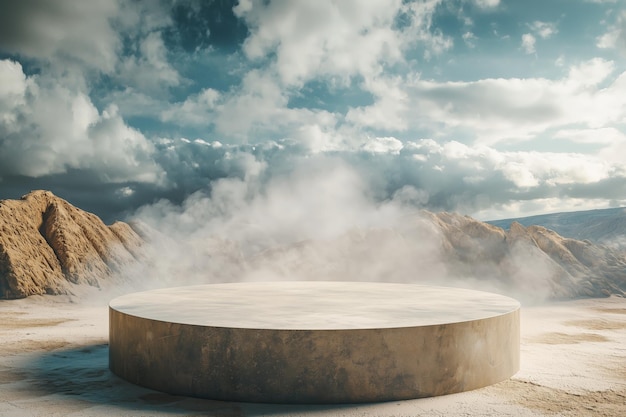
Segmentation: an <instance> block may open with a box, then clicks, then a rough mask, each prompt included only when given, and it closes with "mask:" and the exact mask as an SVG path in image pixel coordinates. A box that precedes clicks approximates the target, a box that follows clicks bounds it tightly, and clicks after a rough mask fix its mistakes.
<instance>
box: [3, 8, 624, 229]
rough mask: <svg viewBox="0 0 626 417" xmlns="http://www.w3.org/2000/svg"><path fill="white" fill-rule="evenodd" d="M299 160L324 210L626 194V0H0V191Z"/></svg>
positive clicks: (544, 204)
mask: <svg viewBox="0 0 626 417" xmlns="http://www.w3.org/2000/svg"><path fill="white" fill-rule="evenodd" d="M293 178H299V179H302V178H304V179H310V178H313V179H319V181H317V180H299V181H297V182H295V183H294V184H295V185H293V186H292V188H291V192H290V194H291V195H294V196H297V198H298V199H299V200H300V201H305V202H307V204H310V205H311V207H314V208H315V210H324V206H323V204H322V203H320V202H324V201H327V200H329V198H330V199H332V200H333V204H334V205H336V204H337V201H340V202H341V198H342V197H341V196H342V195H343V192H344V191H346V193H347V195H352V194H354V192H355V191H354V190H355V188H356V189H357V191H358V193H360V195H361V197H362V196H365V197H364V198H367V199H369V200H371V201H378V202H382V203H384V202H385V201H390V200H394V201H400V202H402V203H403V204H405V205H409V206H414V207H417V208H426V209H429V210H434V211H438V210H447V211H457V212H460V213H463V214H469V215H472V216H474V217H477V218H479V219H483V220H485V219H496V218H506V217H516V216H523V215H531V214H537V213H545V212H556V211H572V210H581V209H590V208H604V207H615V206H626V2H624V1H622V0H550V1H545V0H449V1H448V0H419V1H414V2H410V1H400V0H365V1H363V0H359V1H357V0H337V1H331V0H327V1H326V0H321V1H306V0H302V1H295V0H294V1H287V0H270V1H253V0H241V1H239V2H236V1H225V0H215V1H200V0H168V1H158V0H154V1H127V0H117V1H110V0H102V1H89V2H77V1H74V0H59V1H54V2H52V1H48V0H24V1H19V2H16V1H11V0H0V199H2V198H17V197H19V196H21V195H22V194H24V193H26V192H28V191H29V190H31V189H39V188H44V189H49V190H51V191H53V192H54V193H56V194H57V195H59V196H61V197H63V198H66V199H68V200H69V201H70V202H72V203H73V204H75V205H78V206H79V207H81V208H84V209H87V210H90V211H92V212H95V213H96V214H98V215H100V216H102V217H103V218H104V219H105V220H106V221H112V220H115V219H117V218H125V217H126V216H128V215H130V214H131V213H134V212H135V210H137V208H139V207H141V206H144V205H146V204H152V203H154V202H156V201H158V200H160V199H167V200H169V201H170V202H171V204H172V205H174V206H175V205H178V204H181V203H183V202H184V201H185V199H186V198H187V197H188V196H190V195H192V194H193V193H196V195H198V194H197V193H198V192H199V193H202V194H203V195H206V196H210V195H211V193H212V192H213V190H215V189H216V184H222V183H223V180H225V179H236V180H238V181H241V182H245V183H247V184H251V183H254V184H256V185H255V187H254V193H256V194H255V195H256V197H254V198H258V196H259V195H261V196H262V195H264V193H266V194H267V193H271V190H272V189H273V188H272V186H266V185H267V184H277V183H286V184H290V181H291V180H292V179H293ZM346 178H349V179H350V180H346ZM220 181H222V182H220ZM324 184H334V185H333V186H332V187H330V186H325V185H324ZM329 187H330V188H329ZM337 187H340V188H339V189H337ZM341 187H345V188H341ZM218 188H219V187H218ZM222 188H223V187H222ZM222 188H220V189H222ZM283 189H287V190H290V187H289V186H286V187H283ZM228 190H229V191H228V192H227V193H226V194H228V193H229V192H231V191H232V190H230V189H228ZM329 190H330V191H329ZM249 191H250V189H248V192H249ZM329 192H330V195H331V197H328V195H325V194H328V193H329ZM318 197H319V198H318ZM335 197H337V198H335ZM254 198H252V200H254ZM244 200H245V199H244ZM255 201H256V200H255ZM346 209H350V207H349V205H348V207H346Z"/></svg>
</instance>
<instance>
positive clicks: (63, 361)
mask: <svg viewBox="0 0 626 417" xmlns="http://www.w3.org/2000/svg"><path fill="white" fill-rule="evenodd" d="M107 337H108V311H107V304H106V302H104V301H102V300H95V299H91V300H89V299H88V301H85V300H84V299H83V301H77V300H72V299H68V298H64V297H50V296H36V297H30V298H28V299H22V300H13V301H0V340H1V343H0V416H17V417H21V416H76V417H78V416H109V415H116V416H287V415H289V416H322V415H324V416H326V415H328V416H416V415H424V416H444V415H445V416H585V415H588V416H622V415H626V414H625V413H626V299H623V298H618V297H611V298H606V299H586V300H576V301H568V302H560V303H551V304H546V305H540V306H532V307H523V309H522V346H521V353H522V363H521V370H520V371H519V373H518V374H517V375H515V376H514V377H513V378H512V379H510V380H508V381H504V382H502V383H499V384H496V385H494V386H491V387H487V388H483V389H480V390H476V391H472V392H466V393H461V394H455V395H448V396H444V397H437V398H428V399H419V400H411V401H399V402H388V403H378V404H360V405H328V406H313V405H312V406H302V405H297V406H293V405H273V404H248V403H226V402H219V401H208V400H200V399H193V398H185V397H175V396H171V395H167V394H163V393H159V392H155V391H151V390H148V389H144V388H141V387H137V386H134V385H132V384H130V383H127V382H125V381H123V380H121V379H120V378H117V377H116V376H114V375H112V374H111V372H110V371H109V370H108V347H107Z"/></svg>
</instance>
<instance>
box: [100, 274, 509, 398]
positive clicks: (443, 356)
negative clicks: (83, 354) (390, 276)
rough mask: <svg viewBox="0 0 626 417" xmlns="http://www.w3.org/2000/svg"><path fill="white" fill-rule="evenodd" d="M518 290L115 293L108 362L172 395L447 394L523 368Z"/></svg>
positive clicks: (275, 287) (343, 285)
mask: <svg viewBox="0 0 626 417" xmlns="http://www.w3.org/2000/svg"><path fill="white" fill-rule="evenodd" d="M519 308H520V305H519V303H518V302H517V301H515V300H513V299H511V298H508V297H504V296H501V295H496V294H491V293H486V292H481V291H473V290H464V289H458V288H444V287H431V286H421V285H412V284H386V283H366V282H248V283H236V284H211V285H197V286H188V287H178V288H167V289H159V290H152V291H145V292H139V293H134V294H128V295H124V296H121V297H118V298H115V299H114V300H112V301H111V303H110V304H109V337H110V346H109V367H110V369H111V371H113V373H115V374H116V375H118V376H120V377H122V378H124V379H126V380H128V381H130V382H132V383H135V384H137V385H141V386H144V387H148V388H152V389H155V390H158V391H163V392H167V393H170V394H174V395H186V396H193V397H200V398H209V399H216V400H227V401H246V402H272V403H309V404H313V403H359V402H375V401H391V400H402V399H410V398H420V397H429V396H435V395H443V394H451V393H455V392H461V391H467V390H472V389H475V388H480V387H484V386H487V385H490V384H493V383H496V382H499V381H502V380H505V379H507V378H509V377H511V376H512V375H514V374H515V373H516V372H517V371H518V370H519V355H520V336H519Z"/></svg>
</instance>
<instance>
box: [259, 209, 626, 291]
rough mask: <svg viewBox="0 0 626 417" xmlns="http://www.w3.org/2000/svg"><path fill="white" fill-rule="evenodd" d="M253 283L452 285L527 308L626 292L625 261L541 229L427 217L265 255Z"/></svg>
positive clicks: (261, 255)
mask: <svg viewBox="0 0 626 417" xmlns="http://www.w3.org/2000/svg"><path fill="white" fill-rule="evenodd" d="M248 268H249V271H250V273H251V274H252V278H253V279H255V278H257V276H258V279H265V278H266V277H268V276H269V277H278V278H279V279H294V277H298V279H304V280H354V281H388V282H412V283H428V284H438V285H453V286H461V287H469V288H476V289H483V290H490V291H496V292H500V293H504V294H507V295H512V296H515V297H519V298H521V299H523V300H525V301H541V300H547V299H570V298H577V297H606V296H608V295H611V294H616V295H624V293H625V292H626V254H625V253H620V252H618V251H615V250H614V249H611V248H609V247H606V246H602V245H596V244H593V243H591V242H589V241H580V240H575V239H567V238H563V237H561V236H559V235H558V234H557V233H555V232H553V231H551V230H548V229H546V228H544V227H541V226H529V227H527V228H526V227H523V226H522V225H520V224H519V223H514V224H513V225H512V226H511V228H510V230H508V231H505V230H503V229H501V228H499V227H496V226H493V225H490V224H487V223H484V222H481V221H478V220H475V219H473V218H471V217H469V216H462V215H459V214H454V213H445V212H443V213H430V212H422V213H421V214H420V215H415V216H413V217H409V218H405V219H402V222H401V223H399V224H398V225H396V226H395V227H393V228H389V229H375V228H372V229H354V230H351V231H349V232H347V233H345V234H343V235H341V236H338V237H336V238H333V239H329V240H326V241H311V240H307V241H302V242H298V243H296V244H291V245H285V246H282V247H275V248H269V249H266V250H264V251H262V252H260V253H258V254H257V255H256V256H254V257H252V258H251V259H249V266H248Z"/></svg>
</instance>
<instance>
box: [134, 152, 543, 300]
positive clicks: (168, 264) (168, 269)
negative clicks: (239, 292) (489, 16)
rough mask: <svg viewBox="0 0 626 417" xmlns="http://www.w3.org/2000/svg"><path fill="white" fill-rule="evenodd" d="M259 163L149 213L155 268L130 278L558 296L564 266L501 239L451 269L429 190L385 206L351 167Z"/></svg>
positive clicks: (403, 193) (471, 240) (373, 185)
mask: <svg viewBox="0 0 626 417" xmlns="http://www.w3.org/2000/svg"><path fill="white" fill-rule="evenodd" d="M248 164H249V166H250V167H251V168H249V170H248V171H247V173H246V174H245V175H243V176H242V177H241V178H224V179H221V180H217V181H214V182H212V183H211V184H210V188H211V191H210V192H197V193H195V194H193V195H191V196H190V197H189V198H187V199H186V200H185V201H184V203H183V204H181V205H176V204H173V203H171V202H169V201H167V200H160V201H158V202H155V203H154V204H151V205H146V206H143V207H142V208H140V209H139V210H137V212H135V213H134V215H133V216H132V217H131V220H132V221H135V222H136V223H135V226H136V227H137V228H138V229H139V230H140V231H141V232H142V233H143V234H144V235H145V236H146V237H147V238H148V240H149V241H150V244H149V245H148V249H147V250H148V256H147V259H148V262H146V263H145V264H143V265H142V266H140V268H139V271H132V272H127V273H129V274H130V275H134V276H138V275H140V276H141V277H143V278H140V279H141V281H144V282H145V285H147V286H148V287H150V286H154V285H155V283H158V284H157V285H170V286H175V285H185V284H190V283H210V282H224V281H248V280H262V281H275V280H334V281H378V282H404V283H418V284H436V285H448V286H457V287H465V288H474V289H483V290H491V291H496V292H499V293H503V294H506V295H510V296H515V297H519V298H521V299H522V300H524V301H527V302H538V301H542V300H545V299H547V298H550V297H554V296H555V291H554V289H553V288H552V287H553V275H554V273H555V268H554V265H552V262H551V261H550V260H549V259H548V258H547V257H546V256H545V254H543V253H540V252H539V251H537V250H536V248H533V247H532V246H531V245H527V244H525V243H524V242H523V241H521V240H520V241H519V242H516V243H515V244H513V245H512V246H511V247H512V248H513V250H509V249H506V248H503V247H502V243H501V242H500V241H493V237H492V236H487V235H486V236H485V237H484V238H482V239H481V238H476V236H472V237H470V236H467V237H465V239H466V240H468V242H467V244H468V245H469V246H470V247H471V246H475V247H476V256H477V257H474V256H470V258H471V259H464V260H460V261H459V259H451V257H450V253H449V252H448V251H446V241H447V240H446V237H445V236H444V234H443V232H442V229H441V227H440V225H438V224H437V222H435V221H433V219H434V218H433V214H431V213H430V212H427V211H423V210H422V208H423V204H424V203H425V202H426V201H427V195H426V193H424V192H423V191H421V190H417V189H415V188H413V187H409V186H406V187H403V188H402V189H401V190H398V191H396V192H395V193H394V194H393V195H391V196H390V197H388V198H380V196H381V193H380V189H377V183H378V184H379V183H380V182H381V181H382V179H380V178H373V177H371V176H368V175H367V173H365V175H364V173H363V172H361V171H359V170H358V169H356V168H355V167H354V166H352V165H350V164H349V163H346V162H345V161H344V160H343V159H341V158H329V157H324V158H319V159H316V160H302V161H301V163H300V164H298V165H297V166H294V167H293V168H292V169H290V170H286V171H284V172H279V173H277V172H276V171H274V172H272V171H271V170H269V169H268V167H267V165H266V164H263V163H261V162H258V161H255V160H248ZM459 217H460V216H459ZM476 223H478V222H476ZM472 250H473V249H472ZM505 252H506V253H505ZM485 254H488V255H485ZM489 254H493V255H494V256H491V255H489ZM481 256H482V257H483V259H481V258H480V257H481ZM503 272H504V273H506V276H503V275H502V274H503Z"/></svg>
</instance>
